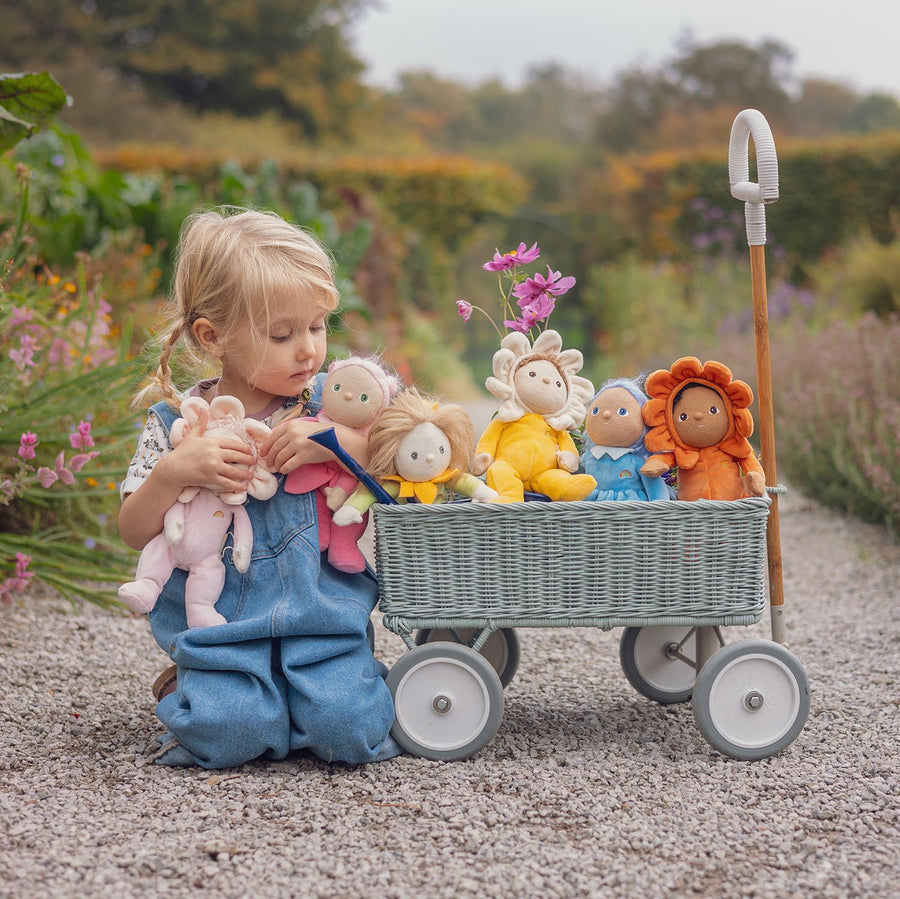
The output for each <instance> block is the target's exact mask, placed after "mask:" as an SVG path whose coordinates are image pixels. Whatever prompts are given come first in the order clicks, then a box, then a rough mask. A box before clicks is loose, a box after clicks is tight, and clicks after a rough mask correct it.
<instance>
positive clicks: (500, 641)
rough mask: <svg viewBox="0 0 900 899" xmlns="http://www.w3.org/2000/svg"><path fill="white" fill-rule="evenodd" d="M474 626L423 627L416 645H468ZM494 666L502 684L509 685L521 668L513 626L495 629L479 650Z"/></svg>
mask: <svg viewBox="0 0 900 899" xmlns="http://www.w3.org/2000/svg"><path fill="white" fill-rule="evenodd" d="M475 633H476V631H475V628H472V627H454V628H450V627H435V628H423V629H422V630H420V631H417V632H416V645H417V646H423V645H424V644H426V643H441V642H446V643H459V644H460V645H462V646H468V645H469V640H471V639H472V637H473V636H474V635H475ZM479 652H480V654H481V655H483V656H484V657H485V658H486V659H487V660H488V661H489V662H490V663H491V665H492V666H493V667H494V671H496V672H497V676H498V677H499V678H500V685H501V686H502V687H504V688H505V687H507V686H508V685H509V682H510V681H511V680H512V679H513V677H514V676H515V674H516V671H518V669H519V657H520V654H521V653H520V647H519V636H518V634H516V632H515V630H514V629H513V628H511V627H504V628H500V629H499V630H496V631H494V632H493V633H492V634H491V635H490V637H488V638H487V640H485V642H484V646H482V647H481V649H480V650H479Z"/></svg>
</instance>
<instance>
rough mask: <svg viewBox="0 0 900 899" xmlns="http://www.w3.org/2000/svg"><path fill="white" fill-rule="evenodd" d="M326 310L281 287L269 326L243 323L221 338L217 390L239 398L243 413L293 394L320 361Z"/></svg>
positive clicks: (323, 346) (309, 378)
mask: <svg viewBox="0 0 900 899" xmlns="http://www.w3.org/2000/svg"><path fill="white" fill-rule="evenodd" d="M328 316H329V310H328V309H327V308H326V307H325V306H324V305H320V304H319V303H317V302H310V301H309V300H308V298H307V297H304V296H298V295H297V294H296V293H292V292H289V291H285V293H284V294H283V295H282V296H280V297H279V298H278V299H277V300H276V301H275V302H273V303H272V308H271V310H270V319H269V322H268V328H265V329H263V330H262V332H261V333H259V331H258V332H257V333H256V334H254V333H253V332H252V331H251V328H252V327H253V326H252V325H251V323H249V322H248V324H247V327H246V328H245V329H239V330H238V333H236V334H231V335H228V337H227V339H225V340H223V341H222V344H221V346H222V352H221V359H222V380H221V381H220V392H221V393H231V394H233V395H234V396H237V397H238V399H240V400H242V401H243V403H244V406H245V407H246V409H247V413H248V414H252V413H254V412H258V411H260V409H263V408H265V406H267V405H268V404H269V403H270V402H271V401H272V400H273V399H275V398H276V397H291V396H297V395H299V394H300V393H302V392H303V390H304V388H305V387H306V386H307V385H308V384H309V382H310V381H311V380H312V378H313V376H314V375H315V374H316V373H317V372H318V371H319V369H320V368H321V367H322V363H323V362H324V361H325V351H326V349H327V339H326V323H327V320H328Z"/></svg>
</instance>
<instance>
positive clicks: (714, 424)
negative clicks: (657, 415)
mask: <svg viewBox="0 0 900 899" xmlns="http://www.w3.org/2000/svg"><path fill="white" fill-rule="evenodd" d="M672 418H673V422H672V424H673V426H674V428H675V433H676V434H677V435H678V436H679V437H680V438H681V441H682V442H683V443H684V445H685V446H693V447H697V448H698V449H703V448H704V447H707V446H715V445H716V444H718V443H720V442H721V441H722V439H723V438H724V437H725V435H726V434H727V433H728V429H729V427H730V422H729V420H728V413H727V412H726V410H725V402H724V401H723V399H722V397H721V396H720V395H719V394H718V393H717V392H716V391H715V390H713V389H712V388H711V387H703V386H702V385H700V384H698V385H697V386H696V387H688V388H687V389H686V390H685V391H683V392H682V394H681V396H679V397H678V399H677V400H676V402H675V405H674V406H673V407H672Z"/></svg>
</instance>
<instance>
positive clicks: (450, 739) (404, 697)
mask: <svg viewBox="0 0 900 899" xmlns="http://www.w3.org/2000/svg"><path fill="white" fill-rule="evenodd" d="M386 680H387V685H388V687H389V688H390V691H391V694H392V695H393V697H394V711H395V714H396V718H395V720H394V726H393V728H392V729H391V733H392V734H393V736H394V739H395V740H396V741H397V742H398V743H399V744H400V745H401V746H402V747H403V748H404V749H406V750H407V751H408V752H411V753H412V754H413V755H418V756H422V757H423V758H427V759H445V760H453V759H464V758H468V756H470V755H473V754H474V753H476V752H478V750H479V749H481V748H482V747H483V746H484V745H485V744H486V743H487V742H488V741H489V740H490V739H491V737H492V736H493V735H494V734H495V733H496V731H497V728H498V727H499V726H500V721H501V719H502V718H503V687H501V686H500V678H499V677H498V676H497V672H496V671H494V669H493V667H492V666H491V664H490V662H488V661H487V660H485V659H483V658H482V657H481V656H480V655H479V654H478V653H477V652H475V651H474V650H471V649H469V648H468V647H466V646H460V645H459V644H458V643H426V644H425V645H424V646H417V647H416V648H415V649H413V650H410V651H409V652H408V653H406V655H403V656H401V657H400V659H399V660H398V661H397V662H396V664H395V665H394V667H393V668H391V670H390V671H389V672H388V675H387V678H386Z"/></svg>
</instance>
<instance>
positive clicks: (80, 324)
mask: <svg viewBox="0 0 900 899" xmlns="http://www.w3.org/2000/svg"><path fill="white" fill-rule="evenodd" d="M6 236H7V238H8V237H9V235H6ZM7 250H8V243H7V242H6V241H0V253H2V255H3V257H4V258H8V253H7ZM110 311H111V307H110V306H109V305H108V304H107V303H106V301H105V299H104V297H103V293H102V290H101V289H100V285H99V284H98V283H96V282H93V281H89V280H88V272H87V268H86V264H85V263H83V264H82V265H80V266H79V268H78V270H77V271H75V272H73V273H72V277H71V279H66V278H64V277H61V276H60V275H54V274H52V273H51V272H50V271H49V270H48V269H46V268H45V267H44V266H42V265H41V264H40V263H39V262H38V261H37V260H36V259H34V258H29V257H25V258H24V259H23V260H22V262H21V263H19V264H17V265H13V264H11V263H9V264H7V265H6V267H5V270H4V272H3V277H2V280H0V334H2V335H3V336H2V338H0V565H2V567H3V569H6V570H8V572H9V573H10V577H9V578H7V579H6V581H5V582H4V584H3V585H2V587H0V601H5V602H9V601H11V600H12V598H13V596H14V595H15V594H17V593H20V592H22V590H23V589H24V587H26V586H27V582H28V580H29V579H30V578H31V577H32V576H33V577H36V578H37V579H38V580H41V581H43V582H45V583H46V584H50V585H52V586H53V587H55V588H56V589H57V590H59V591H60V592H61V593H62V594H63V595H64V596H67V597H68V598H69V599H73V600H74V599H76V598H82V599H87V600H89V601H91V602H95V603H97V604H99V605H106V606H109V605H112V604H114V603H115V596H114V592H113V589H112V587H111V586H108V585H115V584H118V583H120V582H122V580H123V579H126V578H127V576H128V574H129V571H130V568H131V566H132V564H133V557H132V555H131V553H130V552H129V551H127V550H125V549H124V547H122V545H121V543H120V541H119V540H118V537H117V535H116V534H115V529H114V526H113V522H114V521H115V514H116V510H117V508H118V495H117V493H116V482H117V481H118V479H119V477H120V476H121V473H122V471H123V470H124V466H125V464H126V462H127V459H128V458H129V457H130V454H131V451H132V449H133V447H132V444H133V441H134V434H135V433H136V431H135V427H136V424H137V422H136V421H135V419H134V416H133V415H132V414H131V413H129V412H128V396H129V394H130V393H131V391H132V389H133V385H134V377H135V372H134V369H133V366H132V364H131V363H130V362H129V361H128V359H127V351H128V345H129V342H130V335H129V334H128V333H125V332H122V330H121V329H119V328H118V327H117V326H115V325H114V323H113V322H112V321H111V316H110ZM101 397H102V403H101V402H98V399H99V398H101ZM13 572H15V573H13ZM103 585H107V586H103Z"/></svg>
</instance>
